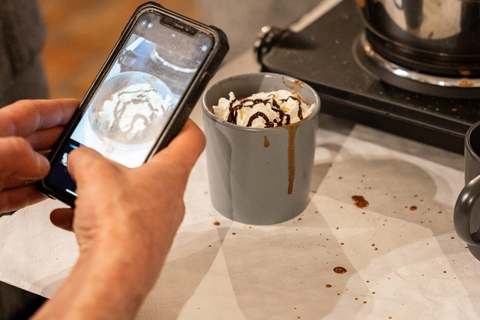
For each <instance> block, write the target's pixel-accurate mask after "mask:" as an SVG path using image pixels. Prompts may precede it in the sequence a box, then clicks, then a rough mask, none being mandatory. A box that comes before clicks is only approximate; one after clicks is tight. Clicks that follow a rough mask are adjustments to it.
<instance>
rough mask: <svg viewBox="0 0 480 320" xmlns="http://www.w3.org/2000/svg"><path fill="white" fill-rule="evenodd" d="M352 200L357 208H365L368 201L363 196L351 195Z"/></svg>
mask: <svg viewBox="0 0 480 320" xmlns="http://www.w3.org/2000/svg"><path fill="white" fill-rule="evenodd" d="M352 200H353V202H354V203H355V205H356V206H357V207H359V208H365V207H368V205H369V203H368V201H367V200H365V198H364V197H363V196H352Z"/></svg>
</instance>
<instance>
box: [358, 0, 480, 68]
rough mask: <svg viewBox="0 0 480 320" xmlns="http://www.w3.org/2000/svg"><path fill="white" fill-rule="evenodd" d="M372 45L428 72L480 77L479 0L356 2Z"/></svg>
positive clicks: (396, 60) (379, 50)
mask: <svg viewBox="0 0 480 320" xmlns="http://www.w3.org/2000/svg"><path fill="white" fill-rule="evenodd" d="M357 4H358V5H359V8H360V11H361V13H362V16H363V18H364V21H365V23H366V25H367V31H366V36H367V39H368V41H369V42H370V43H371V45H372V47H373V48H374V49H375V50H376V51H377V52H378V53H380V54H381V55H382V56H384V57H385V58H387V59H388V60H391V61H392V62H395V63H398V64H400V65H403V66H406V67H409V68H412V69H414V70H419V71H424V72H428V73H431V74H438V75H444V76H454V77H478V76H479V75H480V0H357Z"/></svg>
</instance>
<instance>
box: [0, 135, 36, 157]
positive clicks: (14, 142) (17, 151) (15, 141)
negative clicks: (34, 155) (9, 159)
mask: <svg viewBox="0 0 480 320" xmlns="http://www.w3.org/2000/svg"><path fill="white" fill-rule="evenodd" d="M5 142H6V143H7V146H8V148H9V149H10V150H11V151H12V153H14V155H18V156H20V155H24V153H25V151H26V150H27V151H30V149H31V147H30V144H29V143H28V141H27V140H26V139H24V138H20V137H9V138H6V139H5Z"/></svg>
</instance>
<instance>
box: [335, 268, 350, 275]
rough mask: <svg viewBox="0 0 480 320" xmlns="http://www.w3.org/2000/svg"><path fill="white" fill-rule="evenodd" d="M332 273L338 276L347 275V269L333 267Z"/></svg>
mask: <svg viewBox="0 0 480 320" xmlns="http://www.w3.org/2000/svg"><path fill="white" fill-rule="evenodd" d="M333 272H335V273H338V274H344V273H347V269H345V268H344V267H335V268H333Z"/></svg>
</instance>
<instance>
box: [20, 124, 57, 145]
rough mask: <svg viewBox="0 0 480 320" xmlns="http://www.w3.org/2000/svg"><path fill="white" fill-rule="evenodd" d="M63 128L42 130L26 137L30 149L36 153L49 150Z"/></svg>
mask: <svg viewBox="0 0 480 320" xmlns="http://www.w3.org/2000/svg"><path fill="white" fill-rule="evenodd" d="M64 128H65V126H57V127H54V128H49V129H43V130H39V131H37V132H34V133H32V134H30V135H28V136H27V137H26V139H27V141H28V142H30V144H31V145H32V148H33V149H34V150H37V151H41V150H50V149H51V148H52V146H53V144H54V143H55V142H56V141H57V140H58V138H59V137H60V134H61V133H62V132H63V130H64Z"/></svg>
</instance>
